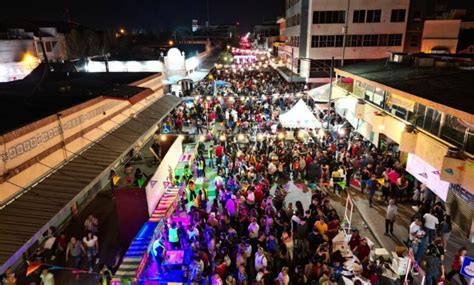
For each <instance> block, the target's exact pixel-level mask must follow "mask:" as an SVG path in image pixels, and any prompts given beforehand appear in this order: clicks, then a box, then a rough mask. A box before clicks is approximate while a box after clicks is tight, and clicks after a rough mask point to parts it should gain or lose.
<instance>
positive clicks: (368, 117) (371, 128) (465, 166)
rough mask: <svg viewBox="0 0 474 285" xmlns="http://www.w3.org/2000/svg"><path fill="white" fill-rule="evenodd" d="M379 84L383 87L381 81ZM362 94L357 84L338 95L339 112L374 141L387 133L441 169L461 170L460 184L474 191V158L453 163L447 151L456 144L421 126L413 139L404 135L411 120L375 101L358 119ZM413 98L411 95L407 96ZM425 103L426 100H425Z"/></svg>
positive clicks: (336, 102)
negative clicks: (348, 93)
mask: <svg viewBox="0 0 474 285" xmlns="http://www.w3.org/2000/svg"><path fill="white" fill-rule="evenodd" d="M371 84H373V82H371ZM377 87H379V88H382V89H383V86H381V85H379V86H377ZM334 89H340V87H338V86H335V87H334ZM390 92H393V90H390ZM396 94H397V95H400V96H403V95H401V94H403V92H401V91H400V92H397V93H396ZM360 98H364V97H363V96H362V97H361V96H360V94H358V92H357V88H354V92H353V93H350V96H347V97H343V98H340V99H337V100H336V101H335V104H336V110H337V111H338V113H339V114H341V115H343V116H344V117H345V118H346V119H347V120H348V121H349V122H350V123H351V124H352V125H354V126H358V128H357V131H359V132H360V133H361V134H362V135H364V137H365V138H366V139H367V140H371V141H372V142H373V143H374V144H377V142H378V139H377V138H378V135H379V134H384V135H386V136H387V137H389V138H390V139H392V140H393V141H394V142H396V143H397V144H399V145H400V148H401V149H402V150H403V149H405V150H407V149H410V151H409V152H411V153H413V154H415V155H416V156H418V157H419V158H421V159H422V160H423V161H425V162H426V163H428V164H429V165H431V166H432V167H434V168H436V169H437V170H439V171H440V172H443V171H445V170H446V169H447V168H453V171H454V172H455V173H459V171H461V173H460V175H459V178H458V179H457V182H458V183H457V184H460V185H461V186H462V187H463V188H464V189H466V190H468V191H470V192H471V193H474V179H472V177H474V161H470V160H466V161H461V162H460V164H459V166H450V165H449V161H447V159H446V155H447V154H448V150H449V148H450V147H452V145H451V144H449V143H448V142H445V141H443V140H442V139H440V138H437V137H435V136H433V135H431V134H429V133H427V132H425V131H423V130H420V129H419V130H418V131H417V132H416V134H415V135H414V139H413V140H407V139H404V133H405V125H406V124H410V123H409V122H407V121H404V120H402V119H400V118H398V117H395V116H394V115H392V114H389V113H387V112H386V111H385V110H383V109H381V108H379V107H377V106H375V105H373V104H372V103H369V102H367V103H366V104H365V105H364V107H363V111H362V113H361V116H360V118H359V120H358V119H357V118H356V114H357V112H358V110H357V103H356V101H357V99H360ZM412 98H413V97H412ZM412 98H407V100H410V99H412ZM415 102H416V99H415ZM418 103H420V102H418ZM421 103H423V104H424V103H425V102H421ZM376 113H383V114H385V116H384V117H383V118H382V119H381V118H380V117H379V116H376V115H375V114H376ZM460 169H462V170H460ZM447 182H451V181H447Z"/></svg>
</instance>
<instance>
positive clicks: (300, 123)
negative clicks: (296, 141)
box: [280, 99, 321, 129]
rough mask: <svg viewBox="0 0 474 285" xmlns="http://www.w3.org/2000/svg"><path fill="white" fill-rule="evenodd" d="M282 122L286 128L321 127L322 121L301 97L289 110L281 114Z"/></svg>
mask: <svg viewBox="0 0 474 285" xmlns="http://www.w3.org/2000/svg"><path fill="white" fill-rule="evenodd" d="M280 123H281V125H282V126H283V127H284V128H297V129H306V128H307V129H319V128H321V123H320V122H319V120H318V119H317V118H316V117H315V116H314V114H313V112H311V110H310V109H309V107H308V106H307V105H306V103H305V102H304V101H303V99H300V100H299V101H298V103H296V105H294V106H293V108H291V109H290V110H289V111H288V112H286V113H284V114H281V115H280Z"/></svg>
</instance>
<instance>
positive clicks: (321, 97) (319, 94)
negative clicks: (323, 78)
mask: <svg viewBox="0 0 474 285" xmlns="http://www.w3.org/2000/svg"><path fill="white" fill-rule="evenodd" d="M329 89H330V83H327V84H324V85H322V86H319V87H316V88H313V89H311V90H309V91H308V95H309V96H311V98H313V100H314V102H316V103H328V102H329Z"/></svg>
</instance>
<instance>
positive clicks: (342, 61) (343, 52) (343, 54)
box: [341, 0, 351, 66]
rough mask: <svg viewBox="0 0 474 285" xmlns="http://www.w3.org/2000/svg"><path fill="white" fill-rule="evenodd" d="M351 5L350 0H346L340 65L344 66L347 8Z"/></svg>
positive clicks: (347, 19) (347, 20)
mask: <svg viewBox="0 0 474 285" xmlns="http://www.w3.org/2000/svg"><path fill="white" fill-rule="evenodd" d="M350 6H351V0H347V9H346V19H345V21H344V27H343V29H344V31H343V34H344V36H343V38H342V59H341V66H344V57H345V55H346V41H347V28H348V27H347V23H348V22H349V8H350Z"/></svg>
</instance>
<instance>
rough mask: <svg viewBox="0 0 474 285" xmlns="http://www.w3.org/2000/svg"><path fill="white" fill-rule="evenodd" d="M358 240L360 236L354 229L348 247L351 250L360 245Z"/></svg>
mask: <svg viewBox="0 0 474 285" xmlns="http://www.w3.org/2000/svg"><path fill="white" fill-rule="evenodd" d="M360 240H361V238H360V235H359V231H354V232H353V233H352V235H351V240H350V241H349V247H350V248H351V250H354V249H355V248H357V247H358V246H359V245H360Z"/></svg>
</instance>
